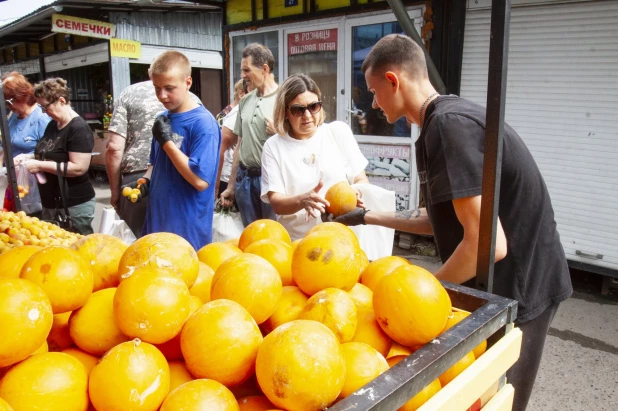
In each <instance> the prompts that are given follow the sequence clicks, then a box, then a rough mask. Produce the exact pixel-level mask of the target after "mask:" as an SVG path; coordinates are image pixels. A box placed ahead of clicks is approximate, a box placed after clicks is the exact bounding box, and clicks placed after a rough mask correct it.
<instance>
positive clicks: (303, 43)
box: [288, 29, 337, 56]
mask: <svg viewBox="0 0 618 411" xmlns="http://www.w3.org/2000/svg"><path fill="white" fill-rule="evenodd" d="M323 51H337V29H325V30H313V31H303V32H301V33H291V34H288V55H289V56H293V55H296V54H306V53H320V52H323Z"/></svg>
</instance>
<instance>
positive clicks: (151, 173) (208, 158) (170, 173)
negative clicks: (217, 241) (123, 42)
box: [140, 51, 221, 250]
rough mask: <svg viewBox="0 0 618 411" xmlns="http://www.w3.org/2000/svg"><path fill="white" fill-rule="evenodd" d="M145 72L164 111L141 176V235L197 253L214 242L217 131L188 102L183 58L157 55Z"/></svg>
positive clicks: (187, 77) (186, 63)
mask: <svg viewBox="0 0 618 411" xmlns="http://www.w3.org/2000/svg"><path fill="white" fill-rule="evenodd" d="M149 72H150V78H151V80H152V82H153V84H154V86H155V93H156V94H157V98H158V99H159V101H160V102H161V103H163V105H164V106H165V108H166V109H167V111H165V112H163V114H162V115H160V116H159V117H157V119H156V120H155V123H154V125H153V127H152V133H153V137H154V138H153V140H152V145H151V150H150V165H149V166H148V170H147V171H146V174H145V175H144V177H145V178H147V179H149V180H147V183H146V184H142V185H141V187H140V188H141V191H142V195H148V209H147V211H146V220H145V222H144V227H143V230H142V233H143V234H144V235H146V234H150V233H156V232H163V231H165V232H171V233H175V234H178V235H180V236H181V237H183V238H185V239H186V240H187V241H189V242H190V243H191V245H193V247H194V248H195V249H196V250H199V249H200V248H201V247H203V246H204V245H206V244H209V243H210V242H211V241H212V216H213V211H214V203H215V191H214V190H215V182H216V181H215V180H216V177H217V169H218V162H219V147H220V145H221V131H220V129H219V125H218V123H217V121H216V120H215V118H214V117H213V116H212V114H210V112H209V111H208V110H206V109H205V108H204V106H201V105H199V104H198V103H197V102H195V101H194V100H193V99H192V98H191V97H190V94H189V88H190V87H191V84H192V79H191V65H190V63H189V60H188V59H187V57H185V55H184V54H182V53H179V52H177V51H166V52H164V53H162V54H160V55H159V56H158V57H157V58H156V59H155V60H154V61H153V62H152V64H151V66H150V70H149Z"/></svg>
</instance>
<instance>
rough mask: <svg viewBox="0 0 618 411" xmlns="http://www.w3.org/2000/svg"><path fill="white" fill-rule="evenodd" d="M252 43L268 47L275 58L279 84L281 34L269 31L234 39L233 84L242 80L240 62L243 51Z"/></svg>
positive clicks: (276, 77)
mask: <svg viewBox="0 0 618 411" xmlns="http://www.w3.org/2000/svg"><path fill="white" fill-rule="evenodd" d="M251 43H260V44H263V45H264V46H266V47H268V48H269V49H270V51H271V52H272V53H273V57H274V58H275V68H274V73H273V74H274V75H275V81H276V82H279V33H278V32H276V31H269V32H265V33H252V34H244V35H242V36H234V37H232V61H233V62H234V67H233V68H232V73H234V81H233V83H232V84H234V83H236V82H237V81H238V80H240V61H241V60H242V50H243V49H244V48H245V47H246V46H247V45H249V44H251Z"/></svg>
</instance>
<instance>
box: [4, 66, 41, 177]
mask: <svg viewBox="0 0 618 411" xmlns="http://www.w3.org/2000/svg"><path fill="white" fill-rule="evenodd" d="M2 88H3V89H4V98H5V99H6V100H5V102H4V103H5V105H6V108H7V109H9V110H10V111H11V112H12V113H13V114H12V115H11V116H10V117H9V134H10V136H11V148H12V152H13V157H14V159H13V161H14V163H15V165H18V164H19V163H21V162H22V161H23V160H24V159H27V158H33V157H34V155H33V153H34V148H35V147H36V144H37V142H38V141H39V140H40V139H41V137H43V133H44V132H45V128H46V127H47V124H48V123H49V122H50V120H51V119H50V118H49V116H48V115H46V114H45V113H43V110H41V108H40V107H39V106H38V105H37V104H36V98H35V97H34V87H33V86H32V84H30V82H29V81H28V80H27V79H26V78H25V77H24V76H23V75H21V74H20V73H18V72H16V71H13V72H12V73H9V74H7V75H6V76H3V77H2Z"/></svg>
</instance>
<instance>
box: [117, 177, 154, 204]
mask: <svg viewBox="0 0 618 411" xmlns="http://www.w3.org/2000/svg"><path fill="white" fill-rule="evenodd" d="M149 192H150V179H149V178H146V177H141V178H138V179H137V181H136V182H135V183H133V184H127V185H126V186H123V187H122V195H123V196H124V197H127V199H128V200H129V201H131V202H132V203H139V202H140V201H142V199H143V198H144V197H148V193H149Z"/></svg>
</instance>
